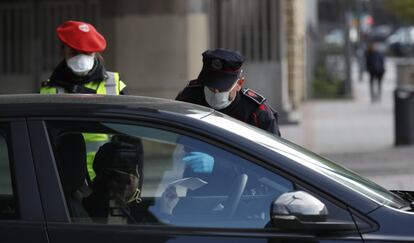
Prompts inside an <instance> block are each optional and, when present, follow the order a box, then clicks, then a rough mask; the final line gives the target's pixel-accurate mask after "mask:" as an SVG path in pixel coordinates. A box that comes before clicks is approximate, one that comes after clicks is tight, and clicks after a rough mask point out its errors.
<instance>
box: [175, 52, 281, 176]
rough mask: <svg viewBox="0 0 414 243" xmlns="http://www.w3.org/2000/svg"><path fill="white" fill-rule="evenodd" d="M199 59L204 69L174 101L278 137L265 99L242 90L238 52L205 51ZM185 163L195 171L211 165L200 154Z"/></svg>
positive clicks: (242, 60) (240, 60)
mask: <svg viewBox="0 0 414 243" xmlns="http://www.w3.org/2000/svg"><path fill="white" fill-rule="evenodd" d="M202 56H203V68H202V70H201V72H200V74H199V76H198V78H197V79H195V80H192V81H190V82H189V83H188V85H187V86H186V87H185V88H184V89H183V90H182V91H181V92H180V93H179V94H178V96H177V97H176V100H180V101H185V102H189V103H194V104H198V105H203V106H206V107H211V108H213V109H215V110H218V111H220V112H222V113H225V114H227V115H229V116H231V117H233V118H236V119H238V120H240V121H243V122H246V123H248V124H251V125H253V126H256V127H259V128H261V129H263V130H266V131H268V132H270V133H273V134H275V135H277V136H280V131H279V126H278V118H277V113H276V112H275V111H274V110H273V109H272V108H271V107H270V106H269V104H268V103H267V101H266V98H264V97H263V96H261V95H260V94H259V93H257V92H255V91H253V90H251V89H247V88H243V83H244V77H243V75H242V73H243V70H242V65H243V62H244V61H245V57H244V56H243V55H242V54H240V53H239V52H237V51H231V50H226V49H221V48H219V49H211V50H207V51H205V52H204V53H203V54H202ZM193 153H194V152H193ZM202 155H203V156H202ZM184 160H185V161H186V162H188V164H190V165H191V166H192V167H193V169H194V170H195V171H198V172H208V171H211V170H212V167H213V163H214V160H213V158H211V157H208V155H206V154H203V153H201V154H200V153H198V154H191V155H190V156H186V157H184ZM200 161H202V162H203V163H200Z"/></svg>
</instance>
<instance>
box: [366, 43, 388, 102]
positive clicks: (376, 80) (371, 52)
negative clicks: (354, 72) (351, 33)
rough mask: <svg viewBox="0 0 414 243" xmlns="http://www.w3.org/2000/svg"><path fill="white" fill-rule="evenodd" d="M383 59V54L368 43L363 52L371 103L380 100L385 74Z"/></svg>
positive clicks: (373, 44)
mask: <svg viewBox="0 0 414 243" xmlns="http://www.w3.org/2000/svg"><path fill="white" fill-rule="evenodd" d="M384 59H385V57H384V54H383V53H382V52H380V51H379V50H378V49H377V46H376V44H375V43H374V42H371V43H369V44H368V48H367V50H366V52H365V63H366V69H367V71H368V73H369V88H370V96H371V102H377V101H380V100H381V90H382V89H381V86H382V77H383V75H384V73H385V67H384Z"/></svg>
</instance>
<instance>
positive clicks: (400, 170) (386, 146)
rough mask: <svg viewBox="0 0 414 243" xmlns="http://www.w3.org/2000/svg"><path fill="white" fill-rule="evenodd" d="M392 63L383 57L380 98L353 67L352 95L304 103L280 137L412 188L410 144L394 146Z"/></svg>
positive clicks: (364, 172) (378, 178) (380, 180)
mask: <svg viewBox="0 0 414 243" xmlns="http://www.w3.org/2000/svg"><path fill="white" fill-rule="evenodd" d="M395 64H396V59H392V58H387V62H386V69H387V72H386V74H385V76H384V79H383V93H382V101H381V102H380V103H374V104H372V103H371V101H370V97H369V81H368V75H367V74H364V79H363V80H362V81H359V80H358V79H357V67H356V66H354V69H353V70H355V71H354V75H353V80H354V81H353V90H354V99H349V100H318V101H309V102H306V103H305V104H304V105H303V106H302V109H301V111H300V116H301V120H300V121H301V122H300V124H299V125H283V126H281V127H280V129H281V132H282V136H283V137H284V138H286V139H288V140H290V141H293V142H295V143H297V144H299V145H301V146H303V147H305V148H307V149H309V150H311V151H314V152H316V153H319V154H321V155H323V156H325V157H327V158H329V159H331V160H333V161H335V162H337V163H339V164H341V165H343V166H345V167H347V168H349V169H351V170H354V171H356V172H358V173H359V174H361V175H363V176H366V177H368V178H370V179H372V180H374V181H375V182H377V183H379V184H381V185H383V186H385V187H387V188H394V189H395V188H402V189H413V190H414V146H405V147H394V98H393V91H394V89H395V86H396V67H395ZM411 178H412V179H411Z"/></svg>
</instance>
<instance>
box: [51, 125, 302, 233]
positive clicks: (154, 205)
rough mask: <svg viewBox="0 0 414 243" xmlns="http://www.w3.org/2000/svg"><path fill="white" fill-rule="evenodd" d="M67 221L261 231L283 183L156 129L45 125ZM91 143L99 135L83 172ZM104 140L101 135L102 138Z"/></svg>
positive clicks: (214, 149) (286, 185)
mask: <svg viewBox="0 0 414 243" xmlns="http://www.w3.org/2000/svg"><path fill="white" fill-rule="evenodd" d="M47 126H48V131H49V136H50V141H51V143H52V148H53V149H54V155H55V160H56V163H57V168H58V171H59V173H60V177H61V183H62V188H63V190H64V194H65V198H66V202H67V207H68V211H69V213H70V215H71V221H72V222H77V223H79V222H80V223H82V222H88V223H91V222H92V223H100V224H102V223H104V224H137V225H166V226H168V225H171V226H187V227H226V228H264V227H267V226H268V225H269V224H270V207H271V204H272V201H273V200H274V199H276V198H277V197H278V196H279V195H281V194H282V193H284V192H289V191H292V190H294V185H293V183H292V182H291V181H289V180H287V179H286V178H284V177H282V176H280V175H278V174H276V173H273V172H271V171H269V170H268V169H266V168H264V167H262V166H259V165H257V164H256V163H254V162H252V161H249V160H248V159H246V158H243V157H241V156H239V155H237V154H236V153H232V152H229V151H227V150H225V149H222V148H220V147H219V146H215V145H213V144H210V143H207V142H204V141H202V140H200V139H197V138H194V137H191V136H187V135H183V134H180V133H177V132H171V131H168V130H163V129H159V128H153V127H148V126H140V125H129V124H121V123H104V122H79V123H76V122H72V121H71V122H56V121H54V122H48V123H47ZM85 133H87V134H89V136H91V135H93V134H99V135H100V136H101V137H106V138H107V140H106V141H102V140H100V141H99V144H98V145H99V146H96V153H95V155H94V158H93V162H92V163H93V164H92V166H91V168H93V170H94V173H95V174H96V175H95V176H94V177H93V178H92V177H91V176H90V173H88V172H87V169H86V167H87V163H89V162H88V159H87V146H88V142H89V141H88V139H87V138H85V136H84V134H85ZM103 135H104V136H103Z"/></svg>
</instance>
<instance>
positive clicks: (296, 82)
mask: <svg viewBox="0 0 414 243" xmlns="http://www.w3.org/2000/svg"><path fill="white" fill-rule="evenodd" d="M304 1H305V0H290V1H286V5H285V14H286V18H287V20H286V23H287V25H286V40H287V41H286V43H287V44H286V45H287V66H288V67H287V68H288V80H289V97H290V101H291V104H292V108H293V109H297V108H298V107H299V106H300V103H301V102H302V101H303V99H304V94H305V90H306V66H305V65H306V62H305V60H306V51H305V41H306V39H305V37H306V36H305V35H306V25H305V24H306V21H305V16H306V15H305V13H306V12H305V11H306V9H305V8H306V4H305V3H304Z"/></svg>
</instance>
